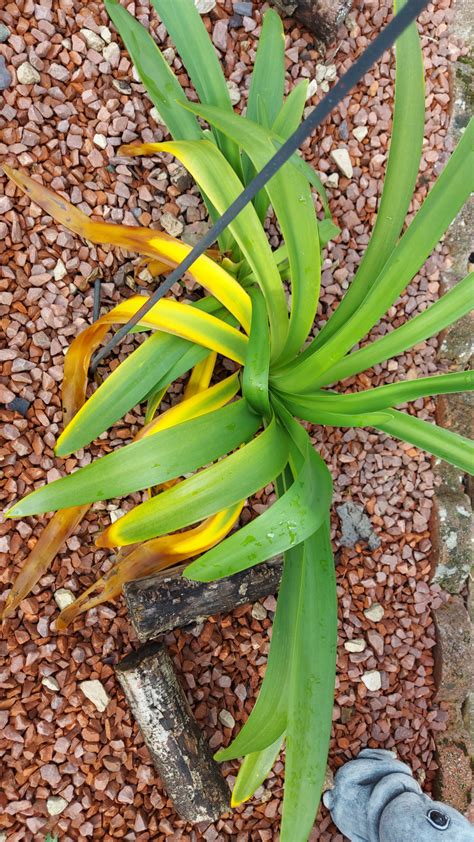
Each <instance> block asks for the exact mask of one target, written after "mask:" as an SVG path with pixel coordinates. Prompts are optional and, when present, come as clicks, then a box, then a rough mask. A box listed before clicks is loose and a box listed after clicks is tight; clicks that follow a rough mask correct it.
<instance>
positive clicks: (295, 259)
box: [192, 105, 321, 359]
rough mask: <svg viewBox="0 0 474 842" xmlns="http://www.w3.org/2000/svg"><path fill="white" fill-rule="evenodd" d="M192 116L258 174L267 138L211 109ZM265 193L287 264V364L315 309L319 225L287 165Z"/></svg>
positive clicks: (269, 149) (269, 147)
mask: <svg viewBox="0 0 474 842" xmlns="http://www.w3.org/2000/svg"><path fill="white" fill-rule="evenodd" d="M192 111H193V112H194V113H195V114H199V115H200V116H201V117H204V119H205V120H207V121H208V122H209V123H210V124H211V125H213V126H217V127H218V128H219V129H220V130H221V131H223V132H225V133H226V134H227V135H228V136H229V137H232V138H233V139H234V140H235V141H236V142H237V143H239V144H240V145H241V146H242V148H243V149H244V150H245V152H246V153H247V155H248V156H249V157H250V159H251V160H252V163H253V164H254V166H255V167H256V169H258V170H260V169H262V168H263V167H264V166H265V164H266V163H268V161H269V160H270V158H271V157H272V155H273V154H274V147H273V144H272V143H271V140H270V138H269V137H268V134H267V133H266V132H265V130H264V129H262V128H261V127H260V126H257V125H256V124H255V123H252V122H250V120H248V119H244V118H243V117H239V116H238V115H237V114H228V113H227V112H224V111H223V110H222V109H219V108H213V107H212V106H203V105H195V106H193V107H192ZM266 190H267V193H268V196H269V197H270V201H271V203H272V205H273V209H274V211H275V213H276V216H277V219H278V222H279V224H280V228H281V232H282V234H283V238H284V241H285V245H286V248H287V253H288V260H289V265H290V276H291V295H292V305H291V316H290V326H289V330H288V337H287V340H286V343H285V346H284V349H283V351H282V355H281V356H282V358H283V359H291V358H292V357H294V356H295V355H296V354H297V353H298V351H299V350H300V348H301V347H302V345H303V344H304V342H305V340H306V338H307V336H308V334H309V332H310V330H311V328H312V326H313V322H314V317H315V313H316V309H317V306H318V297H319V285H320V280H321V253H320V248H319V233H318V224H317V219H316V212H315V209H314V204H313V199H312V196H311V191H310V189H309V185H308V181H307V179H306V177H305V176H303V175H302V174H300V172H299V171H297V170H296V168H295V167H293V165H292V163H288V164H285V165H284V166H283V167H281V169H280V170H279V171H278V172H277V173H275V175H274V176H273V178H272V179H271V180H270V181H269V182H268V184H267V186H266Z"/></svg>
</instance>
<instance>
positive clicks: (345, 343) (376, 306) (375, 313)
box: [291, 120, 474, 392]
mask: <svg viewBox="0 0 474 842" xmlns="http://www.w3.org/2000/svg"><path fill="white" fill-rule="evenodd" d="M473 140H474V120H471V122H470V123H469V126H468V127H467V128H466V129H465V131H464V134H463V135H462V137H461V140H460V141H459V143H458V146H457V148H456V150H455V151H454V153H453V154H452V156H451V158H450V160H449V162H448V164H447V165H446V166H445V168H444V170H443V172H442V173H441V175H440V176H439V178H438V179H437V181H436V184H435V185H434V187H433V188H432V190H431V191H430V193H429V194H428V196H427V198H426V199H425V201H424V203H423V205H422V207H421V208H420V210H419V211H418V213H417V214H416V216H415V218H414V220H413V222H412V223H411V224H410V226H409V227H408V229H407V230H406V231H405V233H404V235H403V237H402V238H401V240H400V242H399V243H398V245H397V246H396V248H395V249H394V250H393V252H392V254H391V256H390V257H389V259H388V261H387V263H386V264H385V266H384V268H383V270H382V272H381V273H380V276H379V278H378V279H377V282H376V283H375V284H374V285H373V287H372V289H371V290H370V291H369V293H368V294H367V296H366V298H365V299H364V301H363V302H362V304H361V305H360V306H359V308H358V309H357V310H356V312H355V313H354V314H353V315H352V316H351V317H350V318H349V319H347V321H345V322H344V324H343V325H341V327H340V328H339V330H338V331H337V333H335V334H334V335H333V336H331V338H330V339H328V341H327V342H326V343H325V345H324V347H322V348H319V349H315V346H314V344H313V343H311V344H310V345H309V346H308V348H307V349H306V350H305V351H304V352H303V354H301V357H300V361H299V362H297V363H296V365H295V366H294V369H293V371H292V374H291V380H292V386H293V389H296V390H298V392H303V391H305V390H306V389H307V388H308V384H309V383H312V385H313V387H314V386H316V387H319V386H320V385H321V380H322V377H323V375H324V374H325V373H326V372H327V371H328V370H329V369H330V368H331V367H332V366H333V365H334V363H335V362H337V360H339V359H341V357H343V356H344V355H345V354H346V352H347V351H348V350H349V349H350V348H351V347H352V346H353V345H355V344H356V343H357V342H359V341H360V339H362V337H363V336H365V335H366V334H367V333H368V332H369V331H370V329H371V328H372V327H373V325H374V324H376V322H377V321H378V320H379V319H380V318H381V316H383V314H384V313H385V312H386V310H387V309H388V308H389V307H390V306H391V305H392V304H393V303H394V301H396V299H397V297H398V296H399V295H400V293H401V292H402V291H403V290H404V288H405V287H406V285H407V284H408V283H409V282H410V280H411V279H412V278H413V276H414V275H415V274H416V273H417V272H418V270H419V269H420V267H421V266H422V265H423V263H424V261H425V260H426V258H427V257H428V255H429V254H430V253H431V251H432V250H433V248H434V247H435V245H436V244H437V243H438V241H439V240H440V238H441V236H442V235H443V234H444V232H445V231H446V229H447V228H448V226H449V224H450V223H451V222H452V220H453V219H454V218H455V216H456V215H457V213H458V212H459V211H460V209H461V208H462V206H463V204H464V203H465V201H466V200H467V199H468V198H469V195H470V193H471V191H472V189H473V186H474V148H473ZM314 372H318V374H317V376H316V377H315V376H314Z"/></svg>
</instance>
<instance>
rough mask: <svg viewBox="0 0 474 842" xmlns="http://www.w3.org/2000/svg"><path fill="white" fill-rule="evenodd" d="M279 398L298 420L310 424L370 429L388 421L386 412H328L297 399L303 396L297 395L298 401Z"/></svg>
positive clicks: (309, 401) (308, 401) (286, 397)
mask: <svg viewBox="0 0 474 842" xmlns="http://www.w3.org/2000/svg"><path fill="white" fill-rule="evenodd" d="M280 397H281V398H282V399H283V400H284V401H285V404H286V406H287V407H288V408H289V409H291V411H292V412H293V413H294V414H295V415H297V416H298V418H302V419H303V420H304V421H310V422H311V424H321V425H323V426H325V427H372V426H373V425H374V424H375V423H376V422H377V423H380V424H383V423H384V421H388V420H389V416H388V415H387V413H386V412H360V413H353V414H349V413H345V412H329V411H328V410H325V409H321V408H320V407H319V406H318V407H314V406H313V404H312V403H311V400H306V399H305V400H299V398H306V396H305V395H303V396H300V395H299V396H298V399H294V400H293V398H290V397H288V396H286V395H285V396H283V395H280Z"/></svg>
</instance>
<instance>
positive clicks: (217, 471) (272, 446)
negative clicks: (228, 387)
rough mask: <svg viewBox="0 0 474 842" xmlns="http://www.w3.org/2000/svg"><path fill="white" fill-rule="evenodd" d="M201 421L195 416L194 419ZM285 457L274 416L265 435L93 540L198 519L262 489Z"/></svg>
mask: <svg viewBox="0 0 474 842" xmlns="http://www.w3.org/2000/svg"><path fill="white" fill-rule="evenodd" d="M231 406H232V404H231ZM218 411H220V412H222V411H223V410H218ZM211 417H212V415H204V416H201V418H211ZM255 418H257V416H255ZM200 420H201V419H200V418H198V419H196V421H195V422H194V423H197V422H198V421H200ZM172 429H173V430H176V429H178V428H177V427H173V428H172ZM165 432H167V431H163V433H162V434H161V435H164V434H165ZM157 435H159V434H157ZM149 440H152V438H151V439H149ZM143 441H147V439H143ZM139 443H140V442H138V443H137V444H139ZM130 446H131V445H130ZM287 458H288V438H287V435H286V433H285V432H284V430H283V429H282V428H281V427H280V426H279V425H278V424H277V423H276V421H275V419H273V420H272V421H271V422H270V424H269V426H268V427H267V428H266V430H264V432H263V433H260V435H259V436H257V438H255V439H253V440H252V441H251V442H249V444H246V445H244V446H243V447H242V448H241V449H240V450H237V451H236V452H234V453H232V454H231V455H230V456H227V457H226V458H225V459H222V460H221V461H220V462H216V463H214V464H213V465H211V466H210V467H208V468H205V469H204V470H202V471H200V472H199V473H198V474H195V475H193V476H191V477H189V478H188V479H185V480H182V481H181V482H180V483H179V484H178V485H174V486H173V487H172V488H168V489H167V490H166V491H162V492H161V493H160V494H158V495H157V496H156V497H152V498H151V499H150V500H147V501H146V502H145V503H141V504H140V505H139V506H137V507H136V508H135V509H133V510H132V511H131V512H129V513H128V514H126V515H124V516H123V517H121V518H120V519H119V520H117V521H115V523H113V524H112V525H111V526H109V527H108V529H106V530H105V532H103V533H102V535H101V536H100V537H99V539H98V540H97V544H98V546H117V545H118V546H123V545H125V544H133V543H135V542H136V541H143V540H147V539H148V538H153V537H155V536H159V535H163V534H164V533H166V532H170V531H173V532H174V531H175V530H177V529H181V528H183V527H184V526H189V525H190V524H192V523H197V521H199V520H203V519H204V518H206V517H209V516H210V515H212V514H215V513H216V512H218V511H220V510H221V509H223V508H227V507H229V506H232V505H234V503H237V502H238V501H239V500H242V499H244V498H246V497H248V496H250V495H251V494H254V493H255V492H256V491H257V490H258V489H260V488H263V487H264V486H265V485H267V484H268V483H269V482H271V481H272V480H273V479H274V477H275V476H276V474H278V473H281V471H282V469H283V467H284V465H285V463H286V461H287ZM155 484H156V483H155Z"/></svg>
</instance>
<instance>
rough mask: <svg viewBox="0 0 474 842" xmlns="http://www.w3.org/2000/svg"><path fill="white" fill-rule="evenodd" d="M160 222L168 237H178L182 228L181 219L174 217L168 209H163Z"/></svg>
mask: <svg viewBox="0 0 474 842" xmlns="http://www.w3.org/2000/svg"><path fill="white" fill-rule="evenodd" d="M160 224H161V227H162V228H164V230H165V231H166V233H167V234H169V235H170V237H180V236H181V234H182V233H183V230H184V225H183V223H182V222H181V220H180V219H176V217H175V216H173V214H172V213H169V212H168V211H164V213H162V214H161V216H160Z"/></svg>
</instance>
